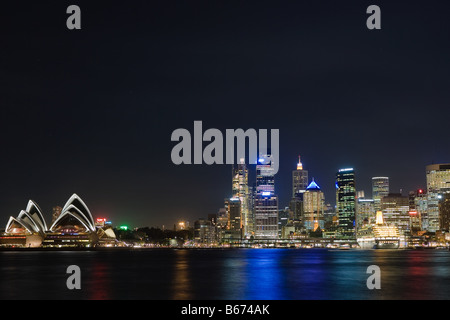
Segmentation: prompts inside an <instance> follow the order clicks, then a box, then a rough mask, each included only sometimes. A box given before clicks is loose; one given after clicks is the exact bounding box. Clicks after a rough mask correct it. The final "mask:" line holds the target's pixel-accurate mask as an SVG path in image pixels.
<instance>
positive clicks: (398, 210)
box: [381, 193, 411, 245]
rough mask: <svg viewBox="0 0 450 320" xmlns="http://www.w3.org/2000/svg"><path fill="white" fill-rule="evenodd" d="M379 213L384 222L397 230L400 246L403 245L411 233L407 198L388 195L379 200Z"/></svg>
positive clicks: (392, 194) (397, 194)
mask: <svg viewBox="0 0 450 320" xmlns="http://www.w3.org/2000/svg"><path fill="white" fill-rule="evenodd" d="M381 211H382V212H383V217H384V220H385V222H386V223H387V224H389V225H394V226H396V227H397V228H398V230H399V233H400V237H401V244H402V245H405V244H406V242H407V241H408V238H409V236H410V232H411V218H410V208H409V198H408V197H406V196H402V195H401V194H400V193H390V194H388V195H387V196H385V197H383V198H382V199H381Z"/></svg>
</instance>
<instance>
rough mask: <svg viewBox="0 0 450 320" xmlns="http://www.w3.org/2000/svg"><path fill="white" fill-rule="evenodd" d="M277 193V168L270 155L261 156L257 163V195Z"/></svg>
mask: <svg viewBox="0 0 450 320" xmlns="http://www.w3.org/2000/svg"><path fill="white" fill-rule="evenodd" d="M262 193H264V194H265V195H268V194H274V193H275V170H274V168H273V165H272V157H271V156H270V155H264V156H260V157H259V159H258V164H257V165H256V195H261V194H262Z"/></svg>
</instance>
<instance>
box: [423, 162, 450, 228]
mask: <svg viewBox="0 0 450 320" xmlns="http://www.w3.org/2000/svg"><path fill="white" fill-rule="evenodd" d="M426 177H427V217H426V220H427V230H428V231H430V232H436V231H438V230H439V227H440V217H439V202H440V200H441V199H442V198H443V197H444V195H445V194H446V193H449V192H450V163H444V164H432V165H428V166H426Z"/></svg>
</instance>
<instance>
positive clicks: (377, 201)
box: [372, 177, 389, 212]
mask: <svg viewBox="0 0 450 320" xmlns="http://www.w3.org/2000/svg"><path fill="white" fill-rule="evenodd" d="M388 194H389V177H373V178H372V199H373V204H374V208H375V212H376V211H379V210H381V199H382V198H383V197H385V196H387V195H388Z"/></svg>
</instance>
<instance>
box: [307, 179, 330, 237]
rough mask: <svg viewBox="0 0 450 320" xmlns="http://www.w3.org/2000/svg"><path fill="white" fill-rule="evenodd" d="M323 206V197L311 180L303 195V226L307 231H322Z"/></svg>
mask: <svg viewBox="0 0 450 320" xmlns="http://www.w3.org/2000/svg"><path fill="white" fill-rule="evenodd" d="M324 205H325V196H324V194H323V192H322V190H320V187H319V185H318V184H317V183H316V182H315V181H314V179H313V180H312V181H311V183H310V184H309V185H308V187H307V188H306V191H305V193H304V195H303V225H304V226H305V228H306V229H307V230H309V231H318V230H323V229H324V214H323V213H324Z"/></svg>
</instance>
